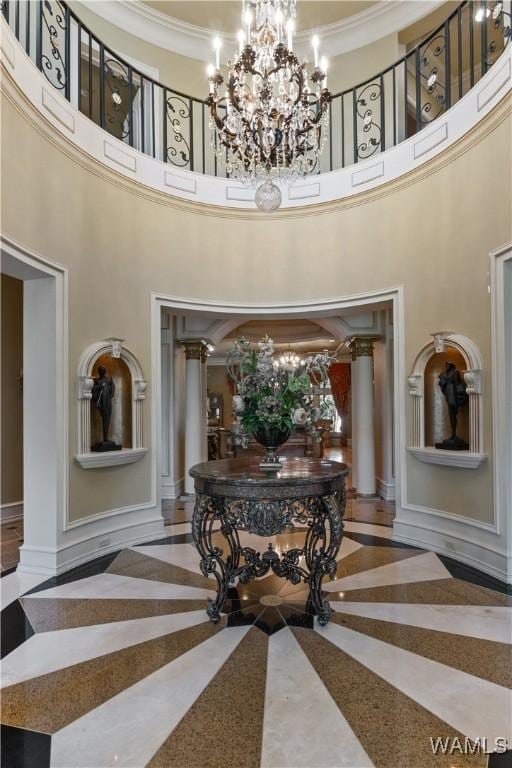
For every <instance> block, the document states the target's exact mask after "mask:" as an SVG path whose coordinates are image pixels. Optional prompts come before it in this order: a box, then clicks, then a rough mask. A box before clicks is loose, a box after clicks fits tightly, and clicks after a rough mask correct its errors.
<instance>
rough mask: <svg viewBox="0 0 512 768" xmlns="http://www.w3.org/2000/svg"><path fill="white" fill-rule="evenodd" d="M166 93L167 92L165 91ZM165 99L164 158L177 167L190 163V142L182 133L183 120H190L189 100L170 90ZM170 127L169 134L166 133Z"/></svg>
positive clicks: (183, 166)
mask: <svg viewBox="0 0 512 768" xmlns="http://www.w3.org/2000/svg"><path fill="white" fill-rule="evenodd" d="M166 93H167V92H166ZM170 93H171V95H169V96H167V95H166V99H165V108H164V122H165V125H166V134H167V135H166V139H167V140H166V144H165V159H166V162H169V163H172V165H176V166H178V167H179V168H185V167H186V166H187V165H189V164H190V163H191V151H190V143H189V142H188V141H187V140H186V138H185V137H184V135H183V121H184V120H189V121H191V108H190V107H191V101H190V100H188V102H187V101H185V99H184V98H182V97H181V96H178V95H176V94H174V93H172V91H171V92H170ZM167 127H169V128H170V136H169V135H168V133H167ZM169 142H170V143H169Z"/></svg>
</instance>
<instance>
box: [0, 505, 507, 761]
mask: <svg viewBox="0 0 512 768" xmlns="http://www.w3.org/2000/svg"><path fill="white" fill-rule="evenodd" d="M167 534H168V535H167V536H166V537H165V538H164V539H161V540H159V541H158V542H151V543H149V544H145V545H140V546H137V547H131V548H130V549H126V550H122V551H121V552H119V553H117V554H116V555H114V556H110V557H108V558H104V559H103V560H98V561H97V562H96V563H93V564H91V565H90V568H87V567H86V566H85V567H84V566H82V567H80V568H79V569H77V571H76V572H74V573H73V572H69V573H67V574H65V575H64V576H63V577H57V578H55V579H51V580H49V581H48V582H47V583H37V582H36V581H34V582H33V583H32V582H28V583H27V585H26V586H27V590H25V592H23V585H22V584H21V582H19V581H18V582H16V583H15V582H14V581H13V582H12V587H11V586H10V582H7V581H6V586H7V592H8V593H9V590H11V591H10V595H11V597H12V602H10V604H9V605H8V606H7V607H6V609H5V612H3V615H2V617H3V619H4V632H3V643H4V651H5V656H4V660H3V667H2V688H3V690H2V718H1V719H2V741H3V743H2V751H3V755H4V757H3V763H2V765H5V766H9V768H11V766H12V768H28V767H29V766H30V767H31V766H37V768H47V767H48V766H59V767H60V768H71V766H83V767H84V768H85V767H87V768H91V767H94V768H104V767H106V766H126V767H127V768H128V767H130V766H131V767H133V768H135V766H136V767H137V768H143V766H151V768H198V767H199V766H201V768H221V766H226V768H231V766H233V767H236V768H300V767H303V768H372V766H376V768H437V767H438V766H439V767H440V768H463V767H464V766H471V768H473V767H474V768H485V766H487V756H486V755H484V754H483V753H482V751H481V750H479V749H476V751H475V754H466V755H461V754H459V752H458V751H457V749H455V752H453V751H452V753H451V754H442V753H438V754H434V753H433V751H432V746H431V742H430V739H431V738H432V739H434V740H435V739H437V738H441V739H449V740H452V741H451V742H449V743H451V744H455V745H457V743H460V744H464V740H465V739H469V740H474V739H476V738H478V737H487V739H489V740H490V741H492V740H493V739H494V738H496V737H505V738H508V739H510V740H511V741H512V734H511V733H510V731H511V723H512V692H511V688H512V600H511V598H510V597H508V596H507V595H506V594H503V593H502V592H499V591H496V590H494V589H490V588H488V587H487V586H482V585H481V584H477V583H470V582H468V581H466V580H463V579H461V578H457V576H455V575H453V573H457V571H454V570H453V568H451V567H450V565H449V563H448V562H447V561H443V559H442V558H440V557H438V556H437V555H435V554H433V553H429V552H425V551H423V550H419V549H415V548H412V547H407V546H404V545H397V544H395V542H393V541H392V538H391V529H390V528H389V527H388V526H386V525H385V524H382V523H379V524H375V523H372V522H365V521H361V520H360V519H359V520H354V519H352V520H348V521H347V522H346V528H345V538H344V541H343V544H342V547H341V550H340V553H339V558H338V563H337V571H336V574H335V578H334V580H333V581H332V582H330V583H329V582H327V583H326V584H324V586H325V587H326V591H328V596H329V600H330V602H331V606H332V607H333V609H334V614H333V616H332V618H331V622H330V623H329V625H328V626H327V627H320V626H319V625H318V624H317V623H316V621H315V619H314V617H313V616H312V615H311V613H310V612H309V609H308V605H307V602H306V598H307V590H306V589H305V588H304V585H303V584H302V585H297V586H293V585H291V584H289V583H287V582H284V581H283V580H281V579H279V578H278V577H276V576H274V575H270V576H267V577H264V578H263V579H260V580H258V581H255V582H252V583H250V584H247V585H235V586H233V588H232V589H230V591H229V594H228V601H227V604H226V609H225V613H224V614H223V616H222V618H221V621H220V622H219V624H217V625H213V624H211V623H210V622H209V621H208V620H207V617H206V613H205V610H204V609H205V601H206V598H207V597H208V596H210V595H212V594H213V592H212V590H213V588H214V584H213V581H212V580H211V579H207V578H205V577H204V576H203V575H202V574H201V573H200V571H199V568H198V559H199V558H198V557H197V554H196V552H195V549H194V547H193V544H192V543H191V537H190V523H189V522H187V521H186V520H185V519H183V520H179V522H178V523H176V524H175V525H174V526H168V527H167ZM303 535H304V534H303V532H301V531H299V532H297V531H295V532H293V533H291V534H287V535H282V536H277V537H274V542H273V543H274V545H275V547H276V549H277V550H278V551H284V550H286V549H287V548H291V547H293V546H297V543H298V542H299V541H300V540H301V538H302V537H303ZM214 540H215V541H216V542H218V545H219V546H221V545H222V534H221V533H220V531H219V532H217V533H215V534H214ZM263 546H264V543H263V545H262V547H263ZM11 576H12V577H16V574H11V575H9V576H6V577H5V579H6V580H7V579H10V578H11ZM6 626H8V627H9V628H8V629H7V628H6ZM457 740H458V741H457ZM470 743H474V742H472V741H470ZM491 746H492V744H491ZM496 764H497V763H496Z"/></svg>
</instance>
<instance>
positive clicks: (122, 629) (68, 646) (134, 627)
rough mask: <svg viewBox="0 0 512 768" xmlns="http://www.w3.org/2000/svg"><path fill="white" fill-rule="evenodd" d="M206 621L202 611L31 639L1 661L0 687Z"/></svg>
mask: <svg viewBox="0 0 512 768" xmlns="http://www.w3.org/2000/svg"><path fill="white" fill-rule="evenodd" d="M205 621H207V616H206V614H205V611H204V609H203V610H199V611H189V612H187V613H174V614H171V615H170V616H155V617H152V618H148V619H131V620H128V621H118V622H115V623H112V624H99V625H96V626H89V627H77V628H75V629H59V630H56V631H54V632H40V633H38V634H35V635H32V637H31V638H29V639H28V640H27V641H26V642H25V643H23V645H20V646H19V647H18V648H16V649H15V650H14V651H12V653H10V654H9V655H8V656H6V657H5V658H4V659H3V660H2V669H1V676H0V685H1V687H2V688H3V687H5V686H7V685H14V684H16V683H20V682H22V681H23V680H30V678H33V677H39V676H41V675H45V674H48V673H49V672H55V671H56V670H58V669H64V668H65V667H70V666H72V665H74V664H79V663H81V662H83V661H87V660H88V659H94V658H97V657H100V656H103V655H106V654H111V653H115V651H120V650H121V649H122V648H128V647H130V646H131V645H136V644H138V643H143V642H146V641H147V640H152V639H154V638H156V637H161V636H162V635H168V634H170V633H171V632H177V631H178V630H180V629H185V628H186V627H192V626H195V625H196V624H201V623H203V622H205Z"/></svg>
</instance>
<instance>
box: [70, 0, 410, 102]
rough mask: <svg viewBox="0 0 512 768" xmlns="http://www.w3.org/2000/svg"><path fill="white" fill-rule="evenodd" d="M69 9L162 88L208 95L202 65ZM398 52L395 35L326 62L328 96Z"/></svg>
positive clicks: (369, 73) (364, 77)
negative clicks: (153, 72)
mask: <svg viewBox="0 0 512 768" xmlns="http://www.w3.org/2000/svg"><path fill="white" fill-rule="evenodd" d="M71 7H72V8H73V10H74V11H75V13H76V14H77V16H78V17H79V18H80V19H81V20H82V21H83V22H84V23H85V24H86V25H87V26H88V27H89V29H90V30H91V32H93V34H95V35H97V37H98V38H99V39H100V40H102V41H103V42H104V43H105V44H108V45H109V46H111V47H112V48H113V50H114V51H115V52H117V53H119V54H124V55H126V56H130V57H132V58H133V59H136V60H137V61H139V62H142V63H145V64H149V65H150V66H152V67H156V69H158V70H159V72H160V82H161V83H163V84H164V85H167V86H170V87H172V88H174V89H175V90H177V91H181V92H182V93H186V94H188V95H190V96H195V97H196V98H198V99H204V98H206V96H207V95H208V82H207V79H206V64H205V62H203V61H198V60H197V59H191V58H188V57H186V56H180V55H179V54H176V53H172V52H171V51H166V50H164V49H163V48H158V46H156V45H152V44H151V43H147V42H145V41H144V40H141V39H140V38H138V37H135V36H134V35H130V34H128V33H127V32H124V31H123V30H122V29H120V28H119V27H116V26H114V25H113V24H110V23H109V22H107V21H105V20H104V19H102V18H101V16H98V15H97V14H95V13H92V12H91V11H90V10H89V9H88V8H86V7H85V6H83V5H82V4H81V3H80V2H72V3H71ZM212 37H213V32H212ZM400 50H401V49H400V46H399V43H398V34H397V33H395V34H392V35H388V36H387V37H384V38H382V39H381V40H377V41H376V42H375V43H372V44H371V45H367V46H364V47H363V48H359V49H358V50H355V51H350V52H349V53H346V54H343V55H342V56H336V57H334V58H332V59H331V61H330V62H329V81H328V83H329V88H330V90H331V92H332V93H337V92H338V91H341V90H344V89H346V88H351V87H352V86H353V85H357V84H358V83H361V82H364V81H365V80H367V79H368V78H370V77H373V75H375V74H377V73H378V72H380V70H382V69H384V68H385V67H387V66H389V64H391V63H393V62H394V61H396V59H398V58H399V56H400ZM226 55H227V52H226ZM212 58H213V54H212Z"/></svg>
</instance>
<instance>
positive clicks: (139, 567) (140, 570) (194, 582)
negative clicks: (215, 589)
mask: <svg viewBox="0 0 512 768" xmlns="http://www.w3.org/2000/svg"><path fill="white" fill-rule="evenodd" d="M156 546H159V547H169V546H171V547H177V548H178V549H173V551H174V552H175V554H176V557H181V558H182V559H184V560H187V562H188V561H191V562H190V565H192V562H193V561H195V564H196V567H197V564H198V562H199V559H200V558H199V556H198V554H197V552H195V553H194V547H193V546H192V545H191V544H170V545H169V544H161V545H156ZM181 547H185V548H186V549H185V550H181V549H180V548H181ZM148 550H149V552H151V551H152V548H150V547H141V548H140V549H124V550H123V551H122V552H120V553H119V555H118V556H117V557H116V559H115V560H114V562H113V563H112V564H111V565H110V566H109V567H108V568H107V573H117V574H118V575H119V576H132V577H135V578H138V579H149V580H151V581H168V582H171V583H173V584H184V585H187V586H189V587H198V588H199V589H209V588H210V585H212V586H213V582H212V581H209V580H208V579H207V578H206V577H205V576H203V575H202V574H201V573H200V572H199V573H195V572H194V571H193V570H191V569H187V568H184V567H182V566H180V565H177V564H174V563H171V562H169V561H167V562H165V561H163V560H162V559H161V558H156V557H153V556H152V555H150V554H149V552H148ZM157 551H158V552H162V551H164V552H165V551H166V550H160V549H159V550H157ZM179 553H181V555H180V554H179ZM192 558H193V561H192Z"/></svg>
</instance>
